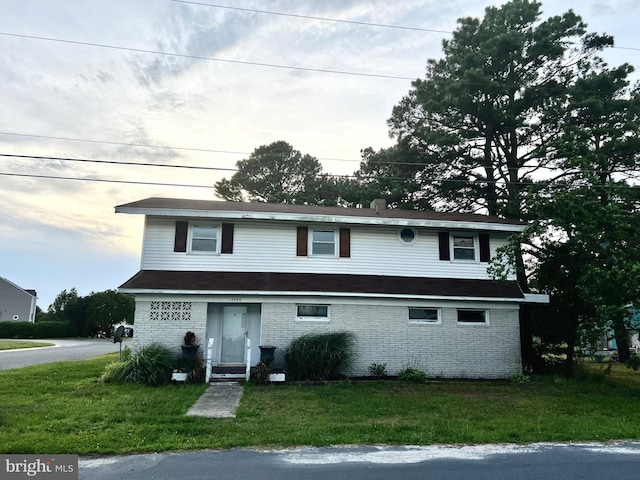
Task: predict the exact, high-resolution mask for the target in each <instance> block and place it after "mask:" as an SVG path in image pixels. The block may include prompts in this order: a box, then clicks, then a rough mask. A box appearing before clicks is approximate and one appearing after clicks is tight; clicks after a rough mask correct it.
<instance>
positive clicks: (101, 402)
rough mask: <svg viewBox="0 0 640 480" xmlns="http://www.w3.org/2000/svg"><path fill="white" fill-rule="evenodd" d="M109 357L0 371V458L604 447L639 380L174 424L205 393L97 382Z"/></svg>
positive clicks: (615, 434) (389, 399) (634, 427)
mask: <svg viewBox="0 0 640 480" xmlns="http://www.w3.org/2000/svg"><path fill="white" fill-rule="evenodd" d="M115 358H117V355H107V356H104V357H99V358H96V359H91V360H88V361H83V362H61V363H55V364H50V365H40V366H34V367H26V368H23V369H15V370H8V371H0V406H1V407H0V452H1V453H76V454H82V455H89V454H120V453H132V452H154V451H167V450H195V449H203V448H232V447H280V446H284V447H289V446H298V445H315V446H321V445H338V444H411V445H427V444H453V443H485V442H517V443H526V442H545V441H554V442H560V441H606V440H613V439H631V438H634V439H637V438H638V437H639V436H640V408H638V405H639V400H640V382H639V381H638V378H640V372H633V371H631V370H627V369H625V367H624V366H617V365H616V366H615V367H616V368H615V369H614V372H613V373H612V374H611V375H609V376H606V377H605V376H603V375H601V374H599V373H598V371H599V370H598V368H600V367H595V368H596V374H595V375H590V376H586V377H584V378H582V379H576V380H571V381H566V380H563V379H559V378H553V377H536V378H534V379H533V380H532V381H531V382H528V383H507V382H458V381H455V382H433V383H426V384H412V383H404V382H394V381H367V382H354V383H352V382H339V383H332V384H327V385H318V386H311V385H271V386H267V387H260V386H252V385H248V386H246V387H245V393H244V396H243V398H242V402H241V404H240V408H239V410H238V412H237V415H238V418H236V419H206V418H198V417H186V416H185V415H184V414H185V412H186V411H187V409H188V408H189V407H190V406H191V405H192V404H193V403H194V402H195V401H196V400H197V398H198V397H199V396H200V395H201V394H202V393H203V392H204V390H205V389H206V385H186V386H184V385H181V386H177V385H169V386H167V387H162V388H152V387H140V386H133V385H111V384H102V383H99V382H98V381H97V378H98V377H99V376H100V374H101V373H102V371H103V369H104V366H105V365H106V364H107V363H109V362H112V361H114V359H115ZM617 367H621V368H620V369H618V368H617Z"/></svg>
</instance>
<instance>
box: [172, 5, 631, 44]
mask: <svg viewBox="0 0 640 480" xmlns="http://www.w3.org/2000/svg"><path fill="white" fill-rule="evenodd" d="M169 1H170V2H174V3H185V4H189V5H199V6H203V7H213V8H221V9H227V10H236V11H241V12H251V13H261V14H264V15H277V16H281V17H292V18H303V19H308V20H321V21H323V22H334V23H346V24H351V25H361V26H365V27H377V28H394V29H398V30H411V31H417V32H429V33H442V34H445V35H453V33H454V32H452V31H449V30H436V29H433V28H422V27H409V26H406V25H390V24H387V23H371V22H359V21H357V20H342V19H339V18H329V17H315V16H312V15H300V14H295V13H285V12H273V11H269V10H258V9H255V8H241V7H232V6H230V5H219V4H215V3H205V2H194V1H189V0H169ZM609 48H617V49H619V50H633V51H640V48H638V47H617V46H615V45H614V46H611V47H609Z"/></svg>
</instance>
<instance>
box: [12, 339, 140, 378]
mask: <svg viewBox="0 0 640 480" xmlns="http://www.w3.org/2000/svg"><path fill="white" fill-rule="evenodd" d="M26 341H28V340H26ZM34 341H37V342H47V343H53V344H54V346H52V347H37V348H25V349H20V350H0V370H9V369H11V368H21V367H26V366H29V365H39V364H41V363H52V362H64V361H69V360H84V359H85V358H90V357H96V356H98V355H103V354H105V353H113V352H117V351H118V349H119V345H118V344H117V343H113V340H111V339H108V338H74V339H64V340H59V339H54V340H51V339H39V340H34ZM129 341H130V340H129ZM125 345H126V341H125V342H124V343H123V348H124V346H125Z"/></svg>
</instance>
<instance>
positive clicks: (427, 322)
mask: <svg viewBox="0 0 640 480" xmlns="http://www.w3.org/2000/svg"><path fill="white" fill-rule="evenodd" d="M413 309H415V310H435V311H436V316H437V319H436V320H426V319H419V318H411V310H413ZM407 318H408V321H409V325H442V309H441V308H439V307H416V306H412V307H407Z"/></svg>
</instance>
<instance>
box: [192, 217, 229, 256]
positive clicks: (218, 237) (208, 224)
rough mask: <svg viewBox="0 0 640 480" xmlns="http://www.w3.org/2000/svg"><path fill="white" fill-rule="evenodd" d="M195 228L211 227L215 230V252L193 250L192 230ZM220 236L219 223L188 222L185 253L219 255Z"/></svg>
mask: <svg viewBox="0 0 640 480" xmlns="http://www.w3.org/2000/svg"><path fill="white" fill-rule="evenodd" d="M195 227H213V228H215V230H216V250H215V251H213V250H193V239H194V236H193V230H194V228H195ZM221 245H222V234H221V228H220V224H219V223H210V222H189V234H188V235H187V253H189V254H192V255H220V248H221Z"/></svg>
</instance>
